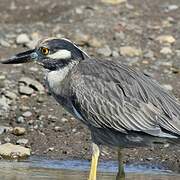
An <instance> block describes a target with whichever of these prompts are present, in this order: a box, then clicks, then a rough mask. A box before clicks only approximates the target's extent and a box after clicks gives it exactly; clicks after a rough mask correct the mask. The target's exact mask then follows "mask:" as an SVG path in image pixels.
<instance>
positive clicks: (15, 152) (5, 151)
mask: <svg viewBox="0 0 180 180" xmlns="http://www.w3.org/2000/svg"><path fill="white" fill-rule="evenodd" d="M0 155H1V156H2V157H3V158H11V159H18V158H24V157H27V156H30V149H29V148H25V147H22V146H20V145H14V144H11V143H6V144H2V145H0Z"/></svg>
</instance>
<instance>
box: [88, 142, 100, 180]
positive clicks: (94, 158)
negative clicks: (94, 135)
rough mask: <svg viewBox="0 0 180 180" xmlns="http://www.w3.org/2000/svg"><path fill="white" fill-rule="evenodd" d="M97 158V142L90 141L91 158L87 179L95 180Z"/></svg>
mask: <svg viewBox="0 0 180 180" xmlns="http://www.w3.org/2000/svg"><path fill="white" fill-rule="evenodd" d="M98 158H99V147H98V146H97V144H95V143H92V160H91V169H90V173H89V179H88V180H96V172H97V165H98Z"/></svg>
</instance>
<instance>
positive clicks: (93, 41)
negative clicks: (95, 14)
mask: <svg viewBox="0 0 180 180" xmlns="http://www.w3.org/2000/svg"><path fill="white" fill-rule="evenodd" d="M88 45H89V46H91V47H94V48H100V47H102V42H101V41H100V40H98V39H96V38H91V39H90V40H89V42H88Z"/></svg>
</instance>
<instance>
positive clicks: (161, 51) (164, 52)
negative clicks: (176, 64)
mask: <svg viewBox="0 0 180 180" xmlns="http://www.w3.org/2000/svg"><path fill="white" fill-rule="evenodd" d="M160 53H161V54H164V55H166V54H172V49H171V48H169V47H163V48H162V49H161V50H160Z"/></svg>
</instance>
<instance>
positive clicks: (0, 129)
mask: <svg viewBox="0 0 180 180" xmlns="http://www.w3.org/2000/svg"><path fill="white" fill-rule="evenodd" d="M4 132H5V129H4V127H3V126H0V135H1V134H3V133H4Z"/></svg>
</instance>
